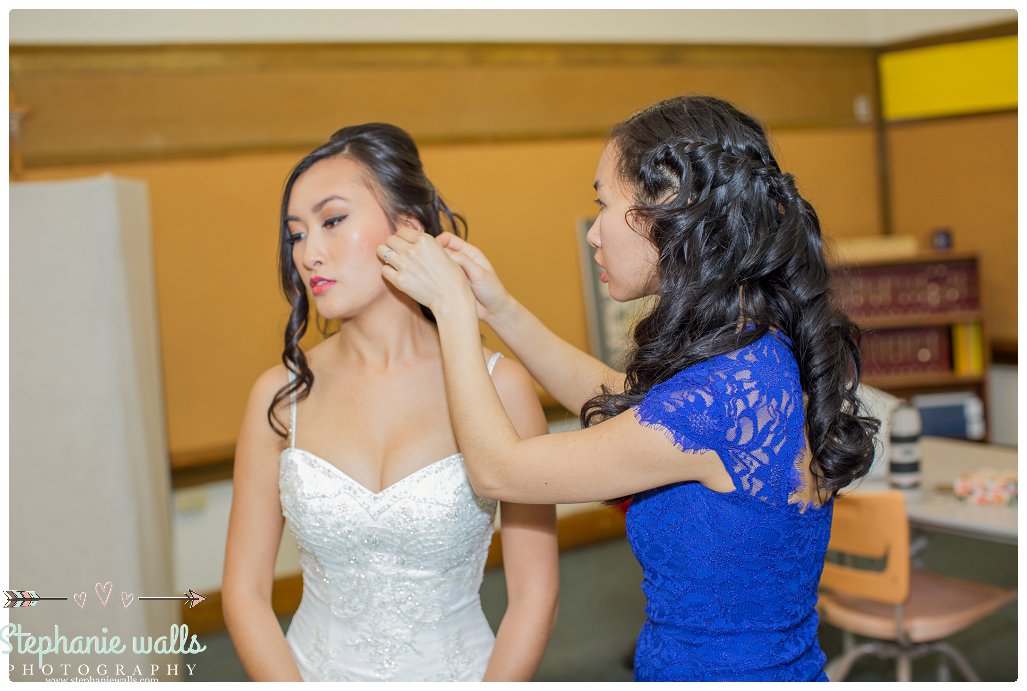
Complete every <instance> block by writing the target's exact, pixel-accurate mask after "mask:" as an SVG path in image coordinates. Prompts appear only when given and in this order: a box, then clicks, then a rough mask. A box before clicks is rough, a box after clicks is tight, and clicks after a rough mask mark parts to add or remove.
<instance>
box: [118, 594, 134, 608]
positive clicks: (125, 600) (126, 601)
mask: <svg viewBox="0 0 1027 691" xmlns="http://www.w3.org/2000/svg"><path fill="white" fill-rule="evenodd" d="M133 599H135V595H133V594H132V593H126V592H125V591H121V604H123V605H124V606H125V609H128V606H129V605H130V604H132V600H133Z"/></svg>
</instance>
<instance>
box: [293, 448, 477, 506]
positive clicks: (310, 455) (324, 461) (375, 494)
mask: <svg viewBox="0 0 1027 691" xmlns="http://www.w3.org/2000/svg"><path fill="white" fill-rule="evenodd" d="M289 451H298V452H300V453H301V454H303V455H304V456H307V457H308V458H313V459H314V460H315V461H319V462H320V463H322V464H324V465H325V466H327V467H328V469H329V470H331V471H333V472H335V473H336V474H337V475H338V476H339V477H341V478H343V479H345V480H347V481H349V482H350V483H351V484H353V485H356V486H357V487H359V488H360V489H362V490H364V492H366V493H367V494H369V495H371V496H372V497H375V498H378V497H381V496H384V495H385V494H387V493H388V492H390V491H392V489H393V488H395V487H398V486H399V485H401V484H403V483H404V482H406V481H407V480H409V479H410V478H413V477H416V476H417V475H420V474H421V473H423V472H424V471H426V470H428V469H429V468H434V467H435V466H438V465H441V464H442V463H445V462H446V461H449V460H452V459H454V458H460V459H463V454H461V453H460V452H459V451H457V452H456V453H451V454H449V455H448V456H445V457H443V458H440V459H438V460H437V461H432V462H431V463H429V464H428V465H426V466H422V467H420V468H418V469H417V470H415V471H414V472H412V473H409V474H407V475H404V476H403V477H401V478H400V479H399V480H397V481H396V482H393V483H392V484H391V485H389V486H388V487H384V488H382V489H380V490H378V491H377V492H373V491H371V489H370V488H369V487H367V485H365V484H363V483H362V482H358V481H357V480H355V479H354V478H353V477H352V476H351V475H349V474H348V473H347V472H346V471H344V470H343V469H342V468H340V467H339V466H337V465H335V464H334V463H331V462H330V461H328V460H327V459H325V458H323V457H321V456H318V455H317V454H316V453H314V452H313V451H308V450H307V449H301V448H300V447H298V446H289V447H286V448H285V449H283V450H282V453H286V452H289Z"/></svg>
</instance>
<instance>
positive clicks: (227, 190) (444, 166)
mask: <svg viewBox="0 0 1027 691" xmlns="http://www.w3.org/2000/svg"><path fill="white" fill-rule="evenodd" d="M774 141H775V144H776V147H777V151H778V153H779V158H780V161H781V164H782V166H783V167H784V168H785V170H788V171H790V172H792V173H794V174H795V176H796V178H797V180H798V182H799V186H800V188H801V190H802V191H803V192H804V193H805V194H806V196H807V198H809V199H810V200H811V201H812V202H813V204H814V205H815V206H816V208H817V210H818V211H819V212H820V214H821V217H822V219H823V222H824V226H825V228H826V229H827V231H828V233H829V234H833V235H835V236H841V235H864V234H873V233H877V232H880V227H879V223H878V220H877V219H878V217H879V214H880V205H879V200H878V196H877V168H876V155H875V147H874V143H873V133H872V130H871V129H870V128H867V127H851V128H831V129H817V130H783V131H781V132H778V133H777V134H776V135H775V137H774ZM602 146H603V140H602V139H571V140H562V141H561V140H554V141H544V142H543V141H539V142H521V143H502V144H448V145H443V144H436V145H431V146H425V147H423V148H422V156H423V159H424V162H425V166H426V169H427V171H428V173H429V175H430V176H431V177H432V178H433V180H434V181H435V183H436V185H437V186H438V187H439V189H440V190H441V192H442V194H443V195H444V196H445V197H446V198H447V199H448V200H449V202H450V204H451V206H452V207H453V208H454V209H456V210H459V211H461V212H462V213H464V214H466V216H467V218H468V220H469V222H470V238H471V240H472V241H474V242H475V243H477V244H479V245H480V246H481V247H482V248H483V249H484V250H485V251H486V252H487V253H488V254H489V256H490V257H491V259H492V260H493V262H494V264H495V265H496V268H497V270H498V271H499V272H500V274H501V275H502V276H503V277H504V279H505V280H506V281H507V283H508V285H509V286H510V288H511V290H512V291H513V292H514V293H515V294H516V295H517V296H518V297H519V298H520V299H521V300H522V301H523V302H524V303H525V304H526V305H527V306H528V307H529V308H531V309H532V310H534V311H535V312H536V314H538V315H539V317H540V318H541V319H542V320H543V321H544V322H545V323H547V324H549V325H550V326H551V327H552V328H553V329H554V330H555V331H556V332H557V333H559V334H560V335H561V336H563V337H564V338H566V339H567V340H569V341H570V342H572V343H574V344H575V345H578V346H579V347H582V348H584V347H587V336H586V326H585V314H584V303H583V298H582V295H581V288H580V285H581V283H580V278H579V269H578V255H577V246H576V244H575V242H576V241H575V236H574V231H575V223H576V220H577V219H578V218H580V217H582V216H587V215H591V214H592V213H594V208H593V207H594V205H593V203H592V199H593V193H592V189H591V184H592V180H593V177H594V173H595V165H596V160H597V159H598V156H599V153H600V151H601V150H602ZM303 153H305V152H303V151H295V152H289V153H276V154H254V155H240V156H225V157H218V158H202V159H187V160H169V161H154V162H141V163H120V164H114V165H104V166H100V165H93V166H64V167H59V168H36V169H31V170H29V171H28V172H27V174H26V175H25V178H26V179H28V180H41V179H53V178H65V177H80V176H89V175H96V174H99V173H101V172H106V171H109V172H111V173H113V174H115V175H119V176H124V177H132V178H139V179H142V180H145V181H146V182H147V183H148V185H149V189H150V204H151V211H152V215H153V234H154V238H153V241H154V245H153V246H154V253H155V278H156V282H157V295H158V305H159V307H158V308H159V319H160V329H161V343H162V349H163V361H164V378H165V391H166V408H167V415H168V431H169V442H170V447H171V451H172V453H173V454H182V453H189V452H196V451H202V450H204V449H210V448H217V447H221V446H225V445H228V444H231V443H232V442H233V441H234V438H235V434H236V432H237V429H238V424H239V420H240V416H241V414H242V410H243V405H244V404H245V401H246V396H247V394H248V392H249V389H250V386H251V385H252V383H253V380H254V379H255V377H256V376H257V374H259V373H260V372H261V371H262V370H264V369H265V368H267V367H269V366H271V365H273V364H274V363H275V362H277V361H278V358H279V356H280V352H281V340H282V332H283V328H284V323H285V319H286V316H287V309H286V304H285V301H284V299H283V298H282V297H281V296H280V294H279V291H278V286H277V270H276V265H275V262H276V251H277V249H276V232H277V220H276V219H277V213H278V203H279V194H280V191H281V185H282V182H283V180H284V178H285V176H286V174H287V173H288V170H289V168H290V167H291V166H292V165H293V164H294V163H295V161H296V160H298V158H299V157H300V156H301V155H302V154H303ZM486 336H487V342H488V343H489V345H490V346H492V347H498V345H499V344H498V342H497V341H496V340H495V338H494V337H493V336H491V335H490V334H486Z"/></svg>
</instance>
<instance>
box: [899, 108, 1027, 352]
mask: <svg viewBox="0 0 1027 691" xmlns="http://www.w3.org/2000/svg"><path fill="white" fill-rule="evenodd" d="M886 133H887V142H888V153H889V155H888V165H889V167H890V170H891V197H892V226H893V227H894V229H895V232H897V233H905V234H911V235H915V236H917V237H918V238H920V242H921V245H922V246H923V247H929V246H930V235H931V232H932V231H933V230H934V229H935V228H939V227H946V228H951V229H952V234H953V240H954V245H955V248H956V249H959V250H970V251H974V252H977V253H979V255H980V268H981V284H982V290H983V293H984V309H985V319H986V320H987V330H988V334H989V336H990V337H991V338H992V339H996V340H1005V341H1010V340H1013V341H1015V339H1016V337H1017V273H1018V272H1017V269H1018V265H1017V189H1018V187H1017V114H1016V113H1003V114H996V115H982V116H974V117H962V118H954V119H948V120H934V121H921V122H915V123H907V124H893V125H888V126H887V128H886Z"/></svg>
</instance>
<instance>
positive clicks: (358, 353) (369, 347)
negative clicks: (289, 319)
mask: <svg viewBox="0 0 1027 691" xmlns="http://www.w3.org/2000/svg"><path fill="white" fill-rule="evenodd" d="M390 297H391V296H390ZM334 340H335V352H336V354H337V355H338V356H339V357H340V358H342V359H343V360H345V361H348V362H351V363H355V364H357V365H358V366H361V367H364V368H371V369H383V370H384V369H388V368H389V367H390V366H391V365H394V364H397V363H405V362H410V361H412V360H415V359H419V358H423V357H425V356H435V355H437V354H438V353H439V335H438V331H437V330H436V329H435V326H434V325H433V324H432V323H431V322H430V321H428V320H427V319H426V318H425V317H424V314H423V313H422V312H421V309H420V306H419V305H418V304H417V303H416V302H414V301H413V300H411V299H409V298H405V296H404V298H393V299H385V300H382V301H380V302H379V303H377V304H375V305H373V306H371V307H369V308H368V309H367V310H365V311H364V312H363V313H362V314H360V315H358V316H356V317H353V318H352V319H347V320H345V321H343V322H342V324H341V325H340V327H339V333H338V334H337V335H336V337H335V339H334Z"/></svg>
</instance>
